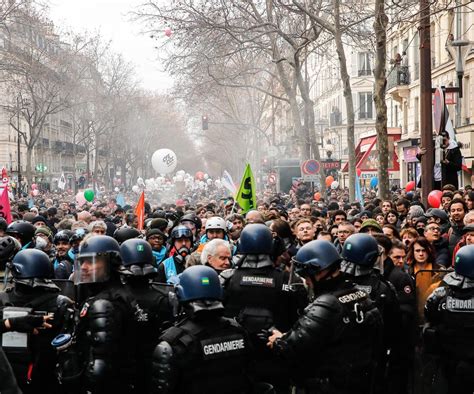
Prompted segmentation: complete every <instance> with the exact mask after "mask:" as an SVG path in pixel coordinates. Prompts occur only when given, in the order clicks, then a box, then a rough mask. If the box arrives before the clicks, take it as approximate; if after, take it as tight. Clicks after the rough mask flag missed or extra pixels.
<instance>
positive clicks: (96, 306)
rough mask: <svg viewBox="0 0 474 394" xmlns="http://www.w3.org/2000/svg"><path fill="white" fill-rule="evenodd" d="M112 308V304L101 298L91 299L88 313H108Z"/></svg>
mask: <svg viewBox="0 0 474 394" xmlns="http://www.w3.org/2000/svg"><path fill="white" fill-rule="evenodd" d="M113 310H114V305H113V304H112V303H111V302H110V301H109V300H105V299H103V298H100V299H96V300H94V301H92V303H91V304H90V307H89V312H90V313H108V312H111V311H113Z"/></svg>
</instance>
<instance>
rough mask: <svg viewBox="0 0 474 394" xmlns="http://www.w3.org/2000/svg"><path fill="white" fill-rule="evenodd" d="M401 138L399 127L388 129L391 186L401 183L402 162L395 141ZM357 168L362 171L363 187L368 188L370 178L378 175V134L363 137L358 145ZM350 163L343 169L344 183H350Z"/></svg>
mask: <svg viewBox="0 0 474 394" xmlns="http://www.w3.org/2000/svg"><path fill="white" fill-rule="evenodd" d="M399 139H400V132H399V129H398V128H393V129H389V130H388V155H389V169H388V173H389V186H390V187H392V186H398V185H400V164H399V161H398V154H397V152H396V149H395V143H396V141H398V140H399ZM355 153H356V169H357V170H359V172H360V174H361V175H360V179H361V187H362V188H368V187H369V185H370V180H371V179H372V178H373V177H376V176H377V171H378V167H379V165H378V163H379V156H378V155H379V154H378V149H377V136H376V135H375V132H374V133H373V134H372V135H369V136H366V137H364V138H361V139H360V141H359V144H358V145H357V147H356V152H355ZM348 172H349V164H348V163H346V164H345V165H344V167H343V169H342V175H343V179H344V184H345V185H348V183H349V182H348V179H349V175H348Z"/></svg>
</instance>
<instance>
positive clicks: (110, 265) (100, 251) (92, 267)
mask: <svg viewBox="0 0 474 394" xmlns="http://www.w3.org/2000/svg"><path fill="white" fill-rule="evenodd" d="M120 265H121V258H120V246H119V244H118V242H117V241H116V240H115V239H113V238H112V237H109V236H108V235H94V236H91V237H90V238H87V239H85V240H84V241H83V242H82V243H81V245H80V246H79V253H78V255H77V258H76V260H75V261H74V283H75V284H87V283H97V282H107V281H108V280H109V279H110V277H111V273H112V272H114V271H118V270H119V268H120Z"/></svg>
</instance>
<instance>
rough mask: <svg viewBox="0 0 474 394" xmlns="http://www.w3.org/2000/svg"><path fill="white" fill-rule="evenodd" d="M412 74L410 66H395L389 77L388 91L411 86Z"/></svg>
mask: <svg viewBox="0 0 474 394" xmlns="http://www.w3.org/2000/svg"><path fill="white" fill-rule="evenodd" d="M409 84H410V73H409V72H408V66H394V67H393V68H392V70H391V71H390V73H389V74H388V76H387V90H390V89H392V88H394V87H395V86H401V85H409Z"/></svg>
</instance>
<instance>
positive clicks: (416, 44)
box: [413, 33, 420, 81]
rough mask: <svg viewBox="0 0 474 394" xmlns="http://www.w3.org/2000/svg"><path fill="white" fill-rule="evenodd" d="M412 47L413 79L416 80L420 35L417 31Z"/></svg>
mask: <svg viewBox="0 0 474 394" xmlns="http://www.w3.org/2000/svg"><path fill="white" fill-rule="evenodd" d="M413 48H414V50H413V70H414V73H413V75H414V78H413V79H414V80H415V81H416V80H417V79H418V78H419V77H420V36H419V35H418V33H415V37H414V39H413Z"/></svg>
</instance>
